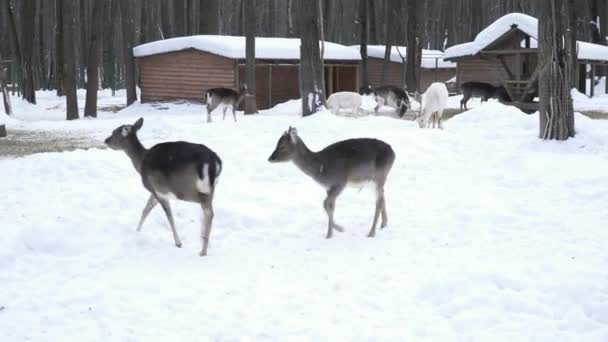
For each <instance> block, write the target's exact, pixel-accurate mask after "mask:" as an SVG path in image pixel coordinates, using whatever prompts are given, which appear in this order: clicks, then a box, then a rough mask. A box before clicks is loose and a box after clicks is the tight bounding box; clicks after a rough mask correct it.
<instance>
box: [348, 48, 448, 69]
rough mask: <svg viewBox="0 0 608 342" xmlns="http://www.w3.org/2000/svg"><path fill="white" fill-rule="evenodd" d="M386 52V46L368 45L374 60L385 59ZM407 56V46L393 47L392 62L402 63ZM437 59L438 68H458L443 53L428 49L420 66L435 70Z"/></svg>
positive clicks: (368, 53)
mask: <svg viewBox="0 0 608 342" xmlns="http://www.w3.org/2000/svg"><path fill="white" fill-rule="evenodd" d="M351 47H352V48H353V49H356V50H357V51H359V49H360V45H352V46H351ZM385 50H386V47H385V46H384V45H368V46H367V55H368V56H369V57H373V58H384V51H385ZM400 53H401V55H400ZM406 55H407V47H406V46H393V47H392V48H391V56H390V60H391V62H396V63H402V62H403V60H402V59H401V56H403V57H404V58H405V56H406ZM435 59H437V67H438V68H456V63H453V62H447V61H444V60H443V52H441V51H439V50H427V49H422V61H421V65H420V66H421V67H422V68H424V69H435Z"/></svg>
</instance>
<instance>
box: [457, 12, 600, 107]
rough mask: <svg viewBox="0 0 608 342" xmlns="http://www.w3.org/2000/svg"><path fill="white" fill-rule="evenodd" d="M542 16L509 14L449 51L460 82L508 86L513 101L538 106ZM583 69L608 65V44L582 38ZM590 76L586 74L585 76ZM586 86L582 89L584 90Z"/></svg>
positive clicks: (580, 60) (581, 67) (580, 56)
mask: <svg viewBox="0 0 608 342" xmlns="http://www.w3.org/2000/svg"><path fill="white" fill-rule="evenodd" d="M537 38H538V20H537V19H536V18H534V17H531V16H528V15H525V14H521V13H511V14H507V15H505V16H503V17H501V18H499V19H498V20H496V21H495V22H494V23H493V24H491V25H490V26H488V27H487V28H485V29H484V30H482V31H481V32H480V33H479V34H478V35H477V37H475V40H473V41H472V42H468V43H464V44H459V45H455V46H452V47H450V48H448V49H447V50H446V51H445V60H446V61H451V62H456V63H457V74H456V84H457V87H458V89H460V85H461V84H463V83H465V82H469V81H477V82H485V83H489V84H492V85H494V86H504V87H505V89H506V90H507V92H508V93H509V96H510V97H511V99H512V101H513V102H512V104H513V105H516V106H517V107H519V108H521V109H525V110H536V109H537V108H538V103H535V102H534V97H535V96H536V94H537V90H538V74H539V69H538V52H539V51H538V43H537ZM578 60H579V64H580V68H579V73H582V76H585V74H586V69H587V65H590V66H591V67H590V70H592V73H593V74H594V70H595V68H596V67H597V66H599V65H608V47H605V46H602V45H597V44H591V43H586V42H578ZM584 79H586V77H584ZM584 91H585V90H584V88H583V89H582V92H583V93H584Z"/></svg>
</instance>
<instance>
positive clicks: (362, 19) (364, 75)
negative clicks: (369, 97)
mask: <svg viewBox="0 0 608 342" xmlns="http://www.w3.org/2000/svg"><path fill="white" fill-rule="evenodd" d="M367 7H368V2H367V0H359V26H360V27H359V29H360V31H359V32H360V36H359V37H360V41H359V46H360V51H361V86H362V87H364V88H367V86H369V72H368V69H367V41H368V38H367V13H368V10H367Z"/></svg>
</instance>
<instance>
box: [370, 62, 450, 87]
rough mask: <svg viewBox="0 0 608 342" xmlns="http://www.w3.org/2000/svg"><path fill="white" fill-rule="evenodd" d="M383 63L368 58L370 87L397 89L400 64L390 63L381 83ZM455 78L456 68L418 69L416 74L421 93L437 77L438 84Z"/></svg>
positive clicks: (400, 83) (399, 79) (399, 84)
mask: <svg viewBox="0 0 608 342" xmlns="http://www.w3.org/2000/svg"><path fill="white" fill-rule="evenodd" d="M383 63H384V61H383V60H382V59H379V58H369V59H368V69H367V70H368V76H369V82H370V84H371V85H376V86H377V85H382V84H388V85H394V86H397V87H401V86H402V85H403V84H402V82H401V63H397V62H390V63H389V64H388V74H387V80H386V82H382V65H383ZM454 76H456V68H452V69H447V68H443V69H422V68H421V69H420V71H419V72H418V80H419V83H420V89H421V91H424V90H426V88H428V87H429V85H431V83H433V82H435V77H437V81H438V82H445V81H447V80H449V79H450V78H452V77H454Z"/></svg>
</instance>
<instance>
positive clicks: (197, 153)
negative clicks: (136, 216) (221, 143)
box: [105, 118, 222, 256]
mask: <svg viewBox="0 0 608 342" xmlns="http://www.w3.org/2000/svg"><path fill="white" fill-rule="evenodd" d="M143 123H144V119H143V118H140V119H139V120H137V121H136V122H135V123H134V124H133V125H122V126H120V127H118V128H116V129H115V130H114V131H113V132H112V135H110V136H109V137H108V138H107V139H106V140H105V143H106V145H108V147H110V148H111V149H113V150H122V151H124V152H125V153H126V154H127V156H128V157H129V158H130V159H131V162H132V163H133V166H134V167H135V170H137V172H139V174H140V175H141V180H142V183H143V185H144V187H145V188H146V189H147V190H148V191H149V192H150V197H149V198H148V202H147V203H146V206H145V207H144V209H143V211H142V213H141V218H140V220H139V224H138V225H137V231H138V232H139V231H141V227H142V225H143V223H144V221H145V220H146V217H147V216H148V214H149V213H150V211H151V210H152V209H153V208H154V207H155V206H156V204H158V203H160V205H161V207H162V208H163V210H164V212H165V215H166V216H167V219H168V220H169V225H170V226H171V231H172V233H173V239H174V241H175V245H176V246H177V247H181V246H182V243H181V241H180V239H179V236H178V235H177V231H176V230H175V223H174V221H173V214H172V213H171V207H170V205H169V197H170V196H174V197H176V198H177V199H179V200H182V201H186V202H194V203H199V204H200V206H201V208H202V210H203V214H204V220H203V228H202V232H201V239H202V245H203V246H202V249H201V252H200V255H201V256H204V255H206V254H207V246H208V243H209V234H210V233H211V225H212V223H213V215H214V214H213V195H214V193H215V185H216V183H217V180H218V177H219V175H220V173H221V172H222V161H221V159H220V157H219V156H218V155H217V154H216V153H215V152H213V151H212V150H210V149H209V148H208V147H206V146H205V145H201V144H193V143H189V142H184V141H177V142H165V143H160V144H157V145H154V146H153V147H152V148H150V149H146V148H145V147H144V146H143V145H142V144H141V142H140V141H139V139H138V138H137V132H138V131H139V130H140V129H141V127H142V125H143Z"/></svg>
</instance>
